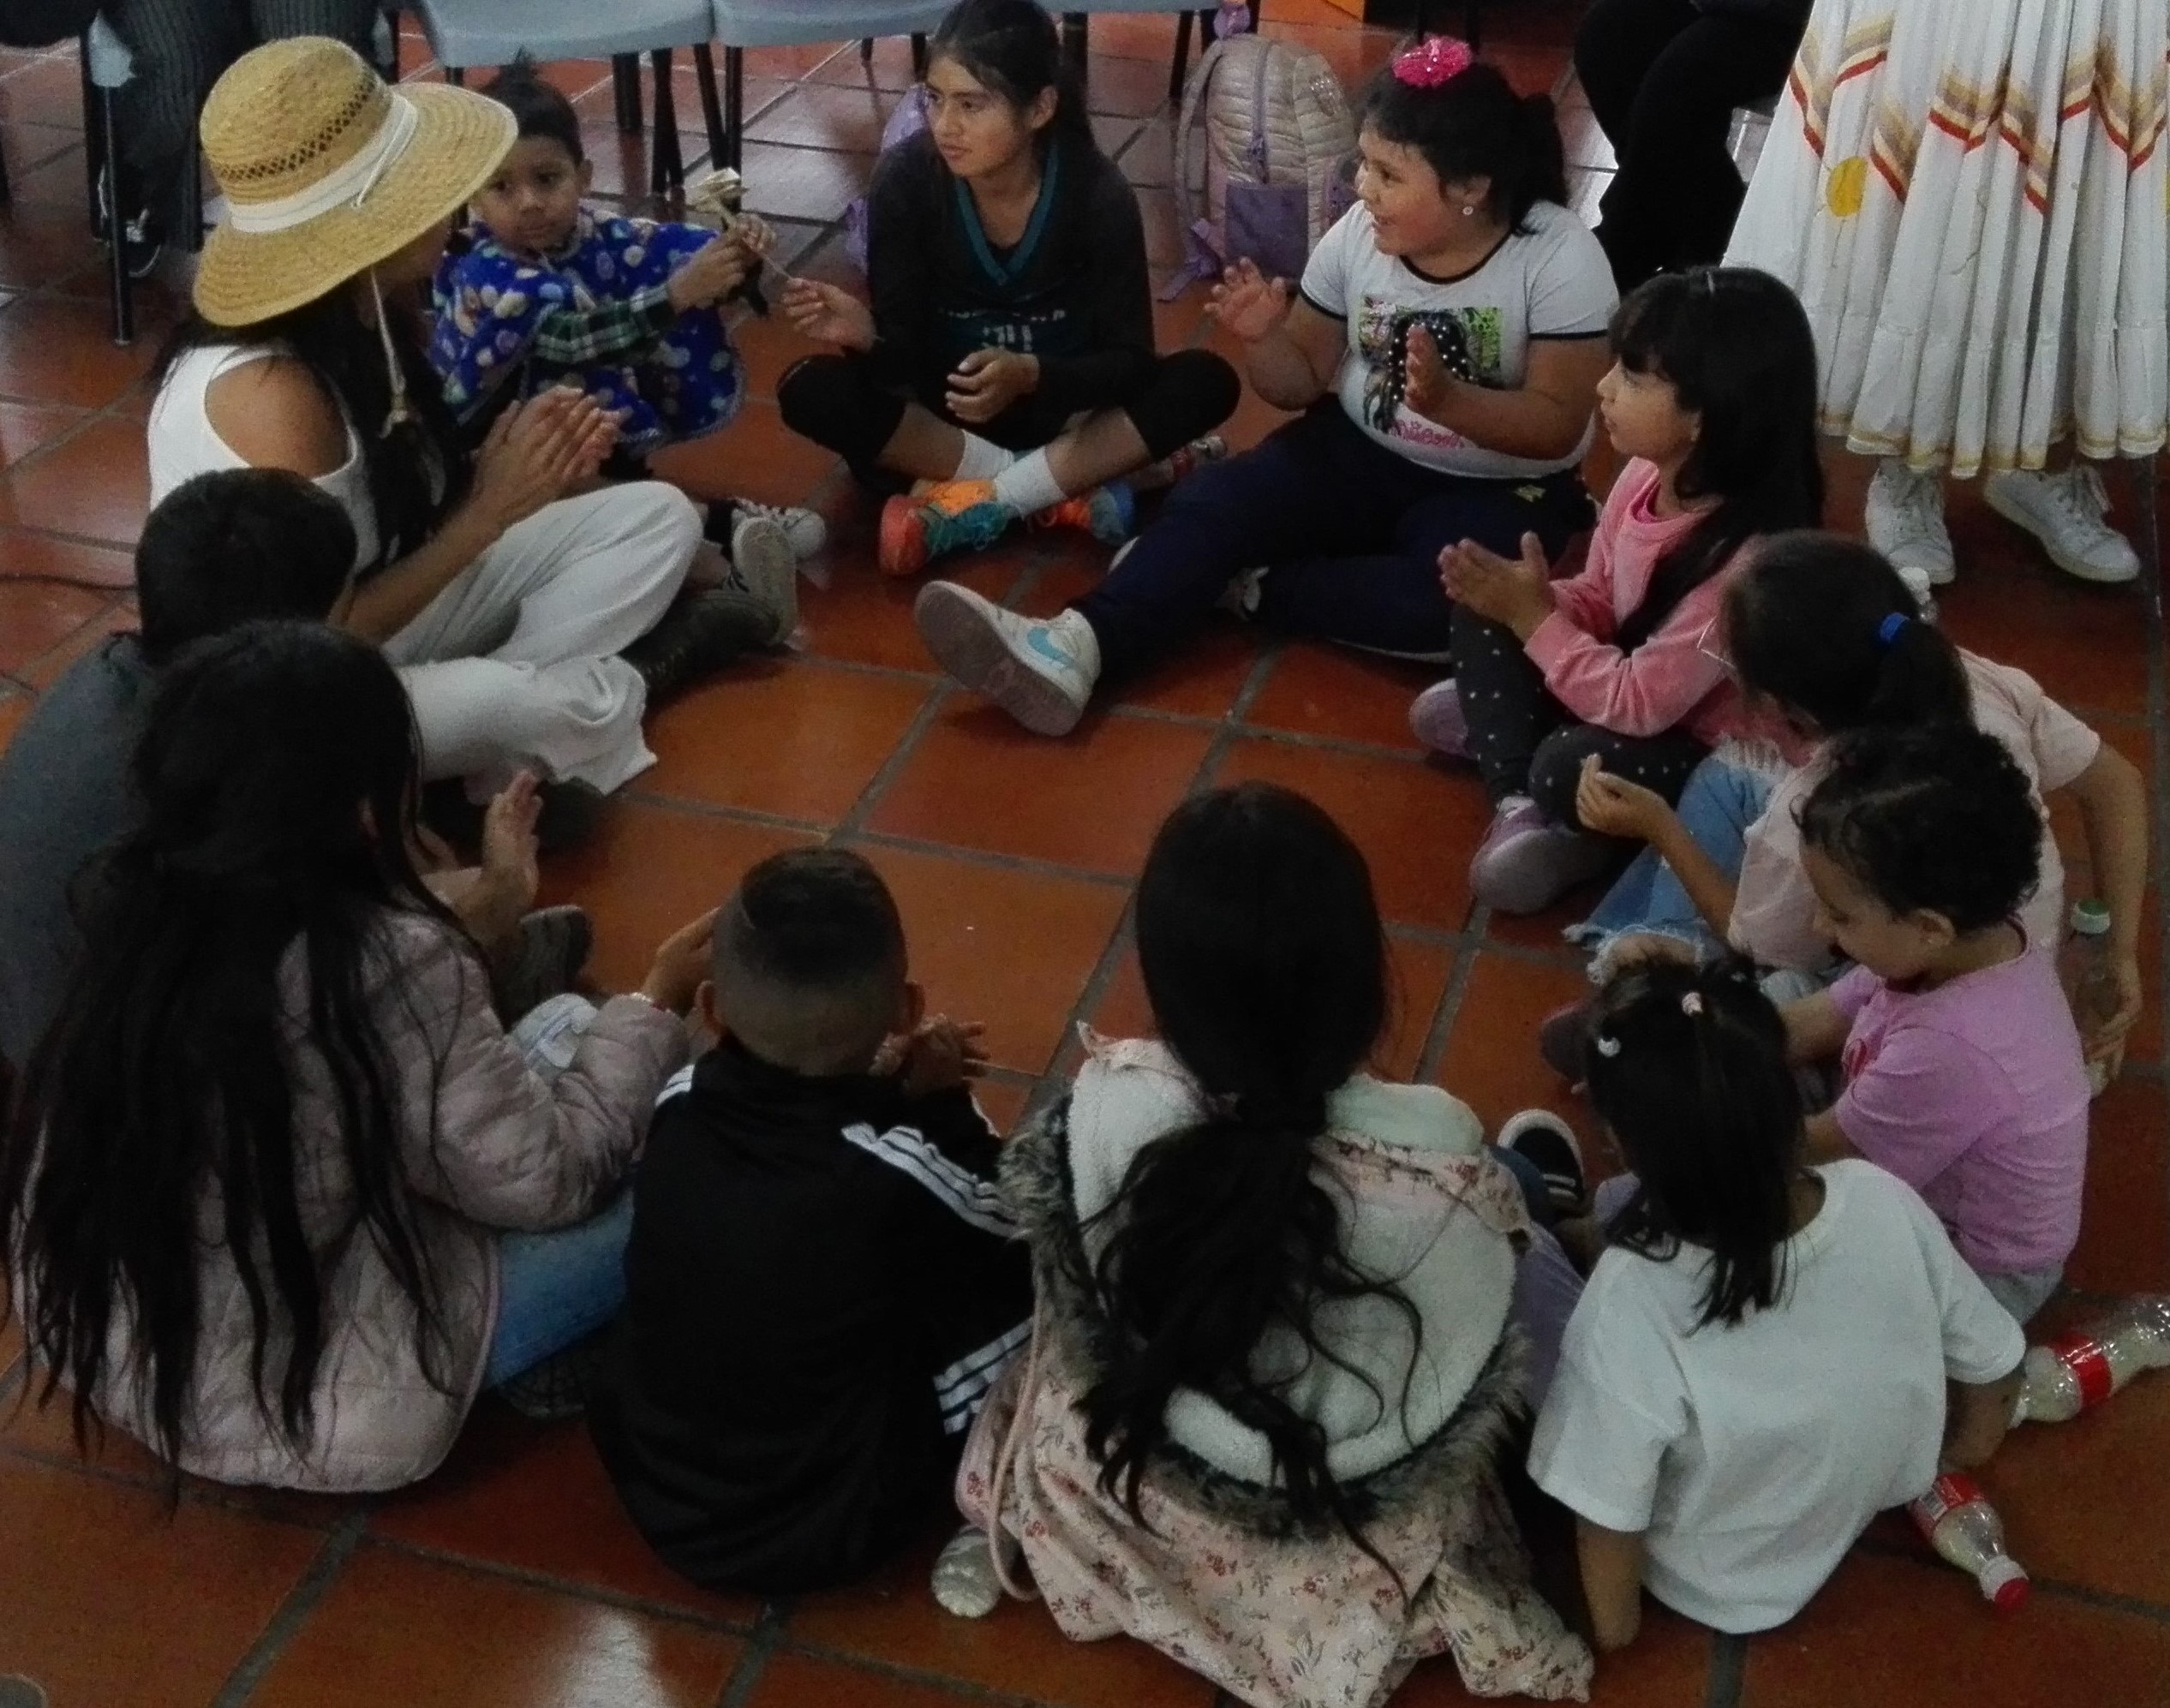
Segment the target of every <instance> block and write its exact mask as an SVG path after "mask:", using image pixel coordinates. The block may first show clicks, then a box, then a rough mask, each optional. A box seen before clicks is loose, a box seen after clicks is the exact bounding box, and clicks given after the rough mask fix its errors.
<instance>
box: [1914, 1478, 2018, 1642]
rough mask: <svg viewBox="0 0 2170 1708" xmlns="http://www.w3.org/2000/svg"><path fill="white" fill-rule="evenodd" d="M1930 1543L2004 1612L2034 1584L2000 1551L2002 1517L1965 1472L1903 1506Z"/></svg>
mask: <svg viewBox="0 0 2170 1708" xmlns="http://www.w3.org/2000/svg"><path fill="white" fill-rule="evenodd" d="M1906 1510H1907V1512H1908V1513H1909V1514H1911V1516H1912V1517H1913V1520H1914V1525H1915V1527H1916V1529H1918V1530H1919V1531H1920V1532H1922V1535H1923V1536H1925V1537H1927V1538H1928V1544H1929V1546H1930V1547H1932V1548H1934V1549H1935V1550H1936V1551H1937V1552H1938V1553H1939V1554H1940V1555H1942V1556H1944V1558H1945V1559H1946V1560H1948V1561H1949V1562H1951V1563H1952V1564H1953V1565H1954V1566H1957V1567H1958V1568H1959V1569H1960V1570H1961V1571H1963V1572H1966V1573H1969V1574H1971V1575H1972V1576H1973V1578H1974V1580H1975V1582H1976V1583H1978V1584H1980V1585H1981V1586H1982V1599H1983V1600H1985V1601H1987V1602H1988V1603H1990V1604H1991V1605H1992V1606H1994V1608H1995V1609H1997V1610H1998V1611H1999V1612H2000V1613H2009V1612H2010V1611H2011V1610H2012V1609H2013V1608H2015V1607H2018V1605H2019V1604H2020V1603H2022V1602H2024V1601H2025V1600H2026V1599H2027V1596H2028V1593H2029V1592H2030V1590H2031V1589H2032V1588H2033V1586H2032V1585H2030V1583H2029V1582H2028V1581H2027V1574H2026V1572H2025V1570H2024V1568H2022V1567H2021V1566H2020V1564H2019V1562H2018V1561H2017V1560H2015V1559H2013V1558H2012V1556H2011V1555H2009V1554H2007V1553H2006V1552H2005V1527H2004V1520H2001V1519H2000V1518H1999V1517H1998V1516H1997V1509H1996V1508H1994V1507H1993V1506H1991V1505H1990V1504H1989V1502H1988V1497H1987V1496H1984V1495H1983V1494H1982V1485H1981V1484H1978V1483H1976V1481H1975V1480H1974V1478H1971V1477H1970V1476H1968V1475H1966V1474H1965V1473H1964V1472H1958V1471H1950V1472H1946V1473H1945V1474H1944V1475H1943V1476H1941V1477H1940V1478H1937V1479H1936V1481H1935V1482H1934V1483H1932V1484H1929V1491H1928V1493H1927V1494H1926V1495H1924V1496H1922V1498H1921V1499H1920V1500H1918V1501H1916V1502H1913V1503H1912V1504H1911V1505H1910V1506H1909V1507H1908V1508H1906Z"/></svg>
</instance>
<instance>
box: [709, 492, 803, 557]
mask: <svg viewBox="0 0 2170 1708" xmlns="http://www.w3.org/2000/svg"><path fill="white" fill-rule="evenodd" d="M725 502H726V503H728V504H729V505H730V506H731V525H732V531H733V532H734V533H735V532H736V531H737V529H738V524H739V523H741V522H743V521H744V520H745V519H746V518H747V517H750V516H751V517H761V518H762V520H764V521H767V522H773V523H775V524H776V525H777V527H779V528H780V529H783V530H784V538H785V539H786V540H790V541H791V549H792V556H793V557H795V558H798V561H799V562H800V563H802V564H803V563H804V562H805V561H806V560H807V559H808V558H810V557H812V556H813V555H814V554H815V553H816V552H818V551H820V550H821V549H822V546H826V545H828V523H826V522H823V521H822V513H821V512H820V511H816V510H808V509H807V508H806V507H805V506H804V505H761V504H756V503H755V502H754V501H753V500H752V499H726V500H725Z"/></svg>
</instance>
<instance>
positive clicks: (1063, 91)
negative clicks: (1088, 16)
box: [927, 0, 1100, 153]
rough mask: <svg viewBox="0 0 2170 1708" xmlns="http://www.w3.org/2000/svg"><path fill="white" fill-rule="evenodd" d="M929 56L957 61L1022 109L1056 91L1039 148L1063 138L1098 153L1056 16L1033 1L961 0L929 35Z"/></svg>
mask: <svg viewBox="0 0 2170 1708" xmlns="http://www.w3.org/2000/svg"><path fill="white" fill-rule="evenodd" d="M927 58H928V61H929V63H932V62H933V61H935V60H937V59H948V60H953V61H954V62H955V63H957V64H958V65H959V67H961V68H962V69H964V70H965V72H966V73H967V74H968V75H970V76H971V80H972V81H974V82H976V83H977V84H979V85H981V86H982V87H984V88H987V89H990V90H992V91H993V92H994V93H995V94H997V95H1000V96H1001V98H1002V99H1004V100H1005V101H1007V102H1008V103H1009V104H1010V105H1011V106H1012V107H1013V108H1015V109H1016V110H1018V111H1019V112H1020V113H1022V112H1023V111H1024V110H1025V109H1026V108H1027V107H1029V106H1031V105H1032V103H1033V102H1035V101H1037V99H1039V98H1040V96H1041V94H1042V93H1043V91H1045V90H1048V89H1053V90H1054V91H1055V117H1054V119H1053V120H1052V121H1051V122H1049V124H1048V125H1047V126H1046V127H1045V128H1043V130H1041V132H1040V133H1039V134H1038V136H1037V139H1036V144H1037V146H1038V147H1039V148H1040V149H1042V150H1043V152H1044V150H1045V149H1046V148H1047V146H1048V145H1049V143H1051V142H1053V141H1054V140H1055V139H1056V138H1057V137H1061V138H1062V139H1063V140H1066V141H1067V142H1069V143H1070V144H1072V145H1073V146H1079V147H1084V148H1089V149H1091V150H1092V151H1093V152H1096V153H1097V152H1099V147H1100V144H1099V142H1098V141H1097V140H1096V139H1095V137H1094V136H1093V134H1092V121H1091V118H1090V117H1089V116H1087V114H1086V111H1085V87H1084V85H1083V84H1082V83H1081V82H1080V81H1079V77H1078V73H1077V69H1076V68H1075V67H1074V66H1073V65H1072V64H1071V63H1069V61H1068V58H1067V56H1065V54H1064V53H1063V51H1062V39H1061V35H1060V34H1059V33H1057V32H1056V29H1055V20H1054V19H1053V18H1051V17H1049V15H1047V13H1046V12H1045V11H1043V9H1041V8H1040V7H1038V6H1037V5H1035V4H1034V3H1033V0H958V3H957V4H956V5H954V6H953V7H951V8H950V9H949V10H948V14H947V15H944V17H943V18H942V22H941V23H940V24H939V25H937V26H936V28H935V33H934V34H933V36H932V37H931V38H930V39H929V40H928V43H927Z"/></svg>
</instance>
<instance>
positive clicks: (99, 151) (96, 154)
mask: <svg viewBox="0 0 2170 1708" xmlns="http://www.w3.org/2000/svg"><path fill="white" fill-rule="evenodd" d="M79 57H80V58H81V65H82V80H83V180H84V195H85V199H86V200H87V201H88V202H89V204H90V219H91V232H92V235H93V236H95V235H97V233H98V232H99V230H102V229H103V228H104V222H105V212H104V210H103V207H102V206H101V204H100V202H99V180H101V179H102V178H104V177H105V126H104V125H103V124H101V123H100V122H99V112H100V111H101V108H100V107H99V91H98V86H97V85H96V84H94V83H93V82H92V81H91V65H90V51H89V50H88V49H87V48H83V49H81V50H79Z"/></svg>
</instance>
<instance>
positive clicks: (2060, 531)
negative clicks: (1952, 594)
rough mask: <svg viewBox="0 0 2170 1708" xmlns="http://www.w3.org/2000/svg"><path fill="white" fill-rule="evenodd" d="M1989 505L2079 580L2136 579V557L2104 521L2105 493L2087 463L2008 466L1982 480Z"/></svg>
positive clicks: (2106, 511)
mask: <svg viewBox="0 0 2170 1708" xmlns="http://www.w3.org/2000/svg"><path fill="white" fill-rule="evenodd" d="M1982 499H1984V501H1985V502H1987V503H1988V506H1989V508H1990V509H1991V510H1993V511H1996V513H1997V514H1998V515H1999V516H2000V517H2004V519H2005V520H2006V522H2010V523H2017V524H2018V526H2019V527H2021V528H2024V529H2026V530H2027V532H2028V533H2030V534H2033V535H2034V536H2035V539H2037V540H2041V545H2042V550H2043V551H2045V552H2048V553H2049V561H2050V562H2051V563H2053V564H2056V565H2057V567H2058V568H2059V569H2060V570H2064V572H2065V574H2066V575H2068V576H2078V577H2079V578H2080V580H2082V581H2083V582H2101V583H2102V584H2104V585H2106V586H2112V587H2115V586H2119V585H2121V584H2122V583H2124V582H2130V581H2137V580H2138V579H2139V575H2140V556H2139V553H2138V552H2135V551H2134V550H2133V549H2132V544H2131V541H2130V540H2127V539H2126V538H2125V536H2124V535H2123V534H2119V532H2118V531H2117V529H2114V528H2113V527H2111V526H2110V524H2109V520H2108V517H2109V510H2110V499H2109V494H2108V493H2106V492H2104V491H2103V490H2102V476H2101V474H2100V472H2098V471H2097V470H2096V469H2095V465H2094V464H2092V463H2073V464H2072V465H2071V468H2069V469H2059V470H2057V471H2056V472H2055V473H2054V474H2052V473H2049V472H2047V471H2046V470H2041V469H2011V470H2009V471H2007V472H2006V473H2003V474H1998V475H1990V476H1989V478H1988V480H1986V481H1983V482H1982Z"/></svg>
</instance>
